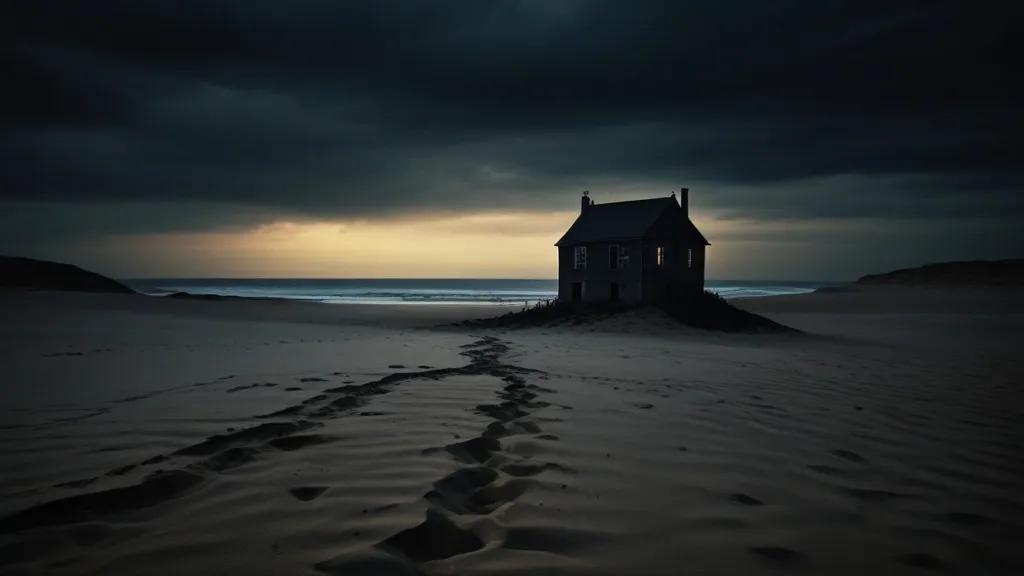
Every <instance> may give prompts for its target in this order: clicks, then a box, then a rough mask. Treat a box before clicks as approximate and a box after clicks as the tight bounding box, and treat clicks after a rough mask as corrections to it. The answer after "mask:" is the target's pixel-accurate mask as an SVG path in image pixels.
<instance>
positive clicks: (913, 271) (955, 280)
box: [854, 258, 1024, 286]
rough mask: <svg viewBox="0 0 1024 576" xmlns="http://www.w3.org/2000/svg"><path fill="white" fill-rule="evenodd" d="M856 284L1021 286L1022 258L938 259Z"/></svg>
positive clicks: (879, 275)
mask: <svg viewBox="0 0 1024 576" xmlns="http://www.w3.org/2000/svg"><path fill="white" fill-rule="evenodd" d="M854 284H856V285H858V286H874V285H898V286H1024V258H1016V259H1012V260H970V261H961V262H939V263H934V264H926V265H924V266H919V267H917V268H904V269H902V270H894V271H892V272H886V273H884V274H869V275H867V276H864V277H862V278H860V279H858V280H857V281H856V282H854Z"/></svg>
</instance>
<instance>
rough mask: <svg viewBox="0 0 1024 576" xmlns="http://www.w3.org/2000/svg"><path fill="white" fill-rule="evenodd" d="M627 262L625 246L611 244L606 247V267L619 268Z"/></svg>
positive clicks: (623, 266)
mask: <svg viewBox="0 0 1024 576" xmlns="http://www.w3.org/2000/svg"><path fill="white" fill-rule="evenodd" d="M628 263H629V255H628V254H626V247H625V246H618V245H615V244H613V245H611V246H609V247H608V269H609V270H621V269H623V268H625V267H626V264H628Z"/></svg>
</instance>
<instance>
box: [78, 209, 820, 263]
mask: <svg viewBox="0 0 1024 576" xmlns="http://www.w3.org/2000/svg"><path fill="white" fill-rule="evenodd" d="M576 216H577V213H576V212H550V213H530V212H515V213H477V214H448V215H444V214H442V215H437V214H435V215H431V216H420V217H415V218H413V217H410V218H403V219H392V220H362V221H347V222H341V221H279V222H274V223H271V224H266V225H262V226H258V227H255V228H252V229H248V230H242V231H239V230H231V231H212V232H200V233H178V234H150V235H136V236H130V237H124V236H118V237H108V238H106V239H104V240H102V241H100V242H98V243H94V244H92V245H90V246H87V247H83V257H82V259H81V260H82V261H83V262H90V261H92V262H96V263H97V264H99V266H98V267H99V268H100V269H103V266H102V263H103V261H116V262H118V263H119V266H123V267H125V268H126V269H127V270H130V272H127V271H125V272H122V273H120V274H119V275H120V277H160V276H178V277H233V278H556V277H557V275H558V268H557V267H558V254H557V250H556V249H555V247H554V243H555V242H556V241H557V240H558V238H559V237H561V235H562V234H563V233H564V232H565V231H566V230H567V229H568V228H569V226H570V225H571V224H572V222H573V221H574V220H575V218H576ZM692 216H693V220H694V222H695V223H696V224H697V226H698V227H699V228H700V229H701V230H702V231H703V232H704V234H705V235H706V236H707V237H708V238H709V239H710V240H711V242H712V246H711V248H710V251H709V254H708V269H707V275H708V277H709V278H743V277H749V276H750V275H751V274H753V275H754V276H756V275H757V274H760V273H765V272H763V271H761V270H760V269H762V268H765V267H766V266H767V265H769V264H771V265H773V266H774V265H778V264H779V263H780V262H784V261H785V259H786V258H788V257H789V254H790V253H791V251H792V250H794V249H799V246H800V245H801V244H803V243H804V242H803V241H802V240H800V236H801V235H802V234H806V233H811V232H820V231H821V230H822V229H833V227H834V226H835V223H829V222H791V223H785V222H783V223H780V222H769V223H765V222H756V221H742V220H715V219H714V218H713V217H707V216H706V215H701V214H693V215H692ZM789 233H792V234H794V237H793V240H787V239H786V238H787V236H788V235H789ZM767 273H769V274H770V269H768V272H767Z"/></svg>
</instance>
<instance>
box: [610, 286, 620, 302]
mask: <svg viewBox="0 0 1024 576" xmlns="http://www.w3.org/2000/svg"><path fill="white" fill-rule="evenodd" d="M611 300H612V302H618V301H619V285H618V284H615V283H612V285H611Z"/></svg>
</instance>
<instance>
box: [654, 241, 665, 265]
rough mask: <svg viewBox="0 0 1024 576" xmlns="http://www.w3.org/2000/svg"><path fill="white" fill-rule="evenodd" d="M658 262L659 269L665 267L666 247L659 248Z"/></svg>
mask: <svg viewBox="0 0 1024 576" xmlns="http://www.w3.org/2000/svg"><path fill="white" fill-rule="evenodd" d="M656 261H657V263H658V267H659V268H662V267H664V266H665V247H664V246H658V259H657V260H656Z"/></svg>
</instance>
